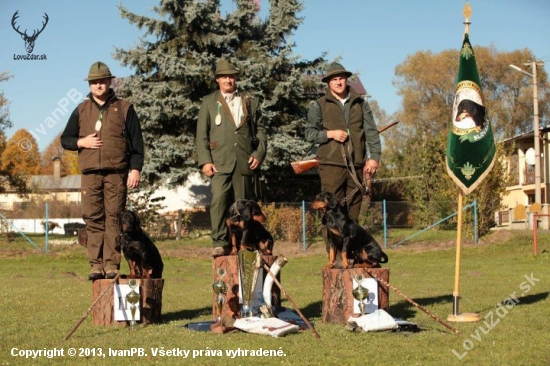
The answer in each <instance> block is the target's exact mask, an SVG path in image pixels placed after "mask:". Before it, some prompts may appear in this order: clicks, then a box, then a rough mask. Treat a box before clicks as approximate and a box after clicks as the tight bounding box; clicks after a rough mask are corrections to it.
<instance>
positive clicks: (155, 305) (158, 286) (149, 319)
mask: <svg viewBox="0 0 550 366" xmlns="http://www.w3.org/2000/svg"><path fill="white" fill-rule="evenodd" d="M138 281H139V295H140V300H141V301H140V314H141V322H142V324H149V323H160V318H161V310H162V289H163V287H164V279H162V278H160V279H146V280H138ZM112 282H113V280H96V281H94V283H93V301H96V299H97V298H98V297H99V295H101V293H102V292H103V291H104V290H105V289H106V288H107V287H109V286H110V285H111V283H112ZM128 282H129V279H126V278H124V279H119V280H118V284H119V285H127V284H128ZM113 292H114V289H113V287H112V286H111V288H110V289H109V290H107V292H106V293H105V295H103V297H102V298H101V299H100V300H99V301H98V302H97V304H96V305H95V307H94V309H93V312H92V319H93V324H95V325H126V324H127V323H129V322H127V321H117V320H115V312H114V298H113ZM138 321H139V320H138Z"/></svg>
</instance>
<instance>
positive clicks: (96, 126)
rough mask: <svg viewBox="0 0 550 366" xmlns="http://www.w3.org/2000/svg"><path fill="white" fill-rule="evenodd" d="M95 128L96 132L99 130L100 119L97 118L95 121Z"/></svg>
mask: <svg viewBox="0 0 550 366" xmlns="http://www.w3.org/2000/svg"><path fill="white" fill-rule="evenodd" d="M95 130H96V131H97V132H99V130H101V121H100V120H97V122H96V123H95Z"/></svg>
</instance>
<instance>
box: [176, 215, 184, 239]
mask: <svg viewBox="0 0 550 366" xmlns="http://www.w3.org/2000/svg"><path fill="white" fill-rule="evenodd" d="M182 221H183V217H182V212H181V209H180V210H178V219H177V222H176V240H177V241H180V240H181V224H182Z"/></svg>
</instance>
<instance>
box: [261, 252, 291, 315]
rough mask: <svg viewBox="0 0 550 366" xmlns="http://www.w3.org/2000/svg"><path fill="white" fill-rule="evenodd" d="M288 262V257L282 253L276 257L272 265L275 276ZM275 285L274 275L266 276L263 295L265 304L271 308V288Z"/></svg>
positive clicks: (271, 269)
mask: <svg viewBox="0 0 550 366" xmlns="http://www.w3.org/2000/svg"><path fill="white" fill-rule="evenodd" d="M287 263H288V259H286V258H285V257H284V256H282V255H280V256H278V257H277V259H275V262H273V264H272V265H271V268H270V271H271V273H273V275H274V276H277V275H278V274H279V272H280V271H281V268H283V267H284V265H285V264H287ZM272 287H273V277H272V276H266V278H265V282H264V290H263V296H264V302H265V304H266V305H267V306H268V307H269V308H271V297H272V294H271V288H272Z"/></svg>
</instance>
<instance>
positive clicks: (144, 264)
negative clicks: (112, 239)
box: [116, 210, 164, 279]
mask: <svg viewBox="0 0 550 366" xmlns="http://www.w3.org/2000/svg"><path fill="white" fill-rule="evenodd" d="M118 227H119V236H118V237H117V239H116V240H117V245H118V246H119V248H120V250H121V252H122V253H123V254H124V258H125V259H126V261H127V262H128V267H130V274H129V275H128V277H129V278H142V279H147V278H162V271H163V269H164V264H163V263H162V258H161V256H160V253H159V251H158V249H157V247H156V246H155V244H154V243H153V241H152V240H151V238H149V236H147V234H145V232H144V231H143V229H142V228H141V223H140V220H139V217H138V215H137V214H136V213H135V212H134V211H128V210H124V211H122V212H120V214H119V215H118Z"/></svg>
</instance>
